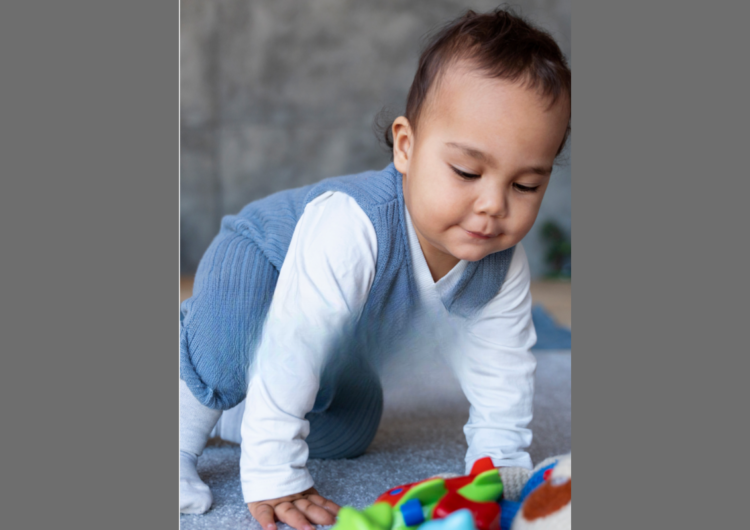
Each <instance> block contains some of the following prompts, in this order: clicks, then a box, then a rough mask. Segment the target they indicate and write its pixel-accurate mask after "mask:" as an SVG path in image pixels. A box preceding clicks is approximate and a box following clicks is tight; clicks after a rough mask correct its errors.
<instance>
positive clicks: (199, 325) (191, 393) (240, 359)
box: [180, 225, 278, 513]
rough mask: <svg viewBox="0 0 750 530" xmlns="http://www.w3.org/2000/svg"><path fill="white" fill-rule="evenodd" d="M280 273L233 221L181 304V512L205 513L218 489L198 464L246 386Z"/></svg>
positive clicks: (212, 247) (217, 240)
mask: <svg viewBox="0 0 750 530" xmlns="http://www.w3.org/2000/svg"><path fill="white" fill-rule="evenodd" d="M277 278H278V271H277V270H276V269H275V267H274V266H273V265H272V264H271V263H270V262H269V261H268V259H267V258H266V257H265V255H264V254H263V252H261V251H260V250H259V249H258V248H257V246H256V245H255V243H253V241H252V240H251V239H249V238H248V237H245V236H243V235H241V234H239V233H237V232H235V231H234V229H233V228H232V227H231V226H229V225H227V226H223V227H222V230H221V232H220V233H219V235H218V236H217V237H216V238H215V239H214V241H213V242H212V243H211V245H210V246H209V248H208V250H207V251H206V253H205V254H204V256H203V258H202V259H201V263H200V265H199V266H198V271H197V272H196V276H195V283H194V284H193V296H192V297H191V298H188V299H187V300H185V301H184V302H183V303H182V304H181V306H180V379H181V382H180V511H181V512H182V513H203V512H205V511H206V510H208V508H209V507H210V506H211V501H212V497H211V492H210V491H209V489H208V487H207V486H206V485H205V484H204V483H203V482H202V481H201V480H200V478H199V477H198V474H197V472H196V469H195V467H196V466H195V464H196V460H197V458H198V456H199V455H200V454H201V453H202V452H203V448H204V447H205V445H206V441H207V440H208V438H209V436H210V434H211V431H212V429H213V428H214V426H215V425H216V422H217V421H218V419H219V417H220V416H221V410H228V409H232V408H233V407H235V406H236V405H237V404H238V403H240V402H241V401H242V400H243V399H244V398H245V395H246V393H247V374H248V366H249V363H250V362H251V360H252V358H251V357H252V352H253V351H254V350H255V346H256V342H257V339H258V338H259V337H260V330H261V328H262V325H263V320H264V317H265V314H266V313H267V311H268V306H269V304H270V301H271V297H272V294H273V291H274V288H275V285H276V280H277Z"/></svg>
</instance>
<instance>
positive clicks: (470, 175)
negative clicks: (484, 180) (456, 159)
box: [451, 166, 481, 180]
mask: <svg viewBox="0 0 750 530" xmlns="http://www.w3.org/2000/svg"><path fill="white" fill-rule="evenodd" d="M451 169H452V170H453V171H455V173H456V175H458V176H459V177H461V178H464V179H466V180H474V179H478V178H479V177H481V175H474V174H473V173H466V172H465V171H461V170H460V169H457V168H455V167H453V166H451Z"/></svg>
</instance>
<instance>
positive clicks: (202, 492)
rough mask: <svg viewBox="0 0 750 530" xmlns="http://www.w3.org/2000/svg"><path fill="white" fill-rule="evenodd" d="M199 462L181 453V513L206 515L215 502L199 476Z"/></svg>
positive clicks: (190, 455)
mask: <svg viewBox="0 0 750 530" xmlns="http://www.w3.org/2000/svg"><path fill="white" fill-rule="evenodd" d="M197 461H198V457H197V456H195V455H192V454H190V453H186V452H185V451H180V513H205V512H206V511H207V510H208V509H209V508H210V507H211V503H212V502H213V501H214V498H213V495H211V490H210V489H209V488H208V486H206V484H205V483H204V482H203V481H202V480H201V479H200V477H199V476H198V470H197V469H196V463H197Z"/></svg>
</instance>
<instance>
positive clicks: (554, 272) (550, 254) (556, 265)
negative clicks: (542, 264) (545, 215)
mask: <svg viewBox="0 0 750 530" xmlns="http://www.w3.org/2000/svg"><path fill="white" fill-rule="evenodd" d="M541 233H542V239H543V240H544V242H545V244H546V246H547V252H546V254H545V256H544V259H545V261H546V262H547V265H548V267H549V272H548V273H547V274H546V276H547V277H548V278H561V279H563V278H570V265H571V259H570V236H569V235H567V234H566V233H565V231H564V230H563V229H562V228H561V227H560V225H558V224H557V223H556V222H554V221H545V222H544V224H542V228H541Z"/></svg>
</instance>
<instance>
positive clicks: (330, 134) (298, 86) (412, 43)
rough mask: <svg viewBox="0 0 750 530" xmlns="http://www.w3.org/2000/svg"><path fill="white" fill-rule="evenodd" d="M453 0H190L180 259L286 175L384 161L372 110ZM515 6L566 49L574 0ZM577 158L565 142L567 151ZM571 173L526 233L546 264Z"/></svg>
mask: <svg viewBox="0 0 750 530" xmlns="http://www.w3.org/2000/svg"><path fill="white" fill-rule="evenodd" d="M498 5H499V3H497V2H492V1H486V0H477V1H471V2H466V1H455V0H410V1H406V0H379V1H373V0H369V1H364V0H361V1H355V0H306V1H305V0H181V15H180V25H181V36H180V47H181V57H180V64H181V80H180V85H181V101H180V105H181V123H180V127H181V143H180V153H181V159H180V160H181V162H180V168H181V180H180V182H181V185H180V198H181V203H180V205H181V206H180V207H181V211H180V239H181V246H180V266H181V272H182V274H191V273H193V272H195V269H196V267H197V266H198V261H199V260H200V258H201V256H202V254H203V252H204V251H205V249H206V248H207V247H208V245H209V243H210V242H211V239H212V238H213V237H214V235H215V234H216V233H217V232H218V229H219V223H220V220H221V217H222V216H224V215H227V214H233V213H237V212H238V211H239V210H240V209H241V208H242V206H244V205H245V204H247V203H248V202H250V201H252V200H255V199H259V198H261V197H265V196H266V195H268V194H270V193H273V192H275V191H278V190H282V189H285V188H290V187H296V186H301V185H304V184H308V183H312V182H316V181H318V180H320V179H323V178H325V177H329V176H335V175H344V174H348V173H354V172H359V171H365V170H368V169H382V168H383V167H385V166H386V165H387V164H388V163H389V162H390V158H389V154H388V153H386V152H385V151H383V149H382V147H380V145H379V143H378V140H377V138H376V137H375V134H374V133H373V129H372V124H373V120H374V118H375V115H376V114H377V113H378V112H379V111H380V110H381V109H382V108H383V107H384V106H386V107H388V108H389V109H390V110H391V116H392V117H395V116H398V115H400V114H402V113H403V111H404V109H405V104H406V95H407V93H408V90H409V86H410V85H411V81H412V78H413V76H414V72H415V70H416V66H417V61H418V58H419V53H420V51H421V49H422V45H423V43H424V40H423V37H424V36H425V34H426V33H427V32H429V31H431V30H434V29H435V28H436V27H437V26H439V25H441V24H443V23H445V22H447V21H449V20H451V19H453V18H455V17H456V16H459V15H461V14H463V13H464V12H465V11H466V10H467V9H474V10H475V11H478V12H484V11H489V10H491V9H493V8H495V7H497V6H498ZM512 6H513V7H514V8H515V9H516V11H517V12H518V13H519V14H521V15H523V16H525V17H526V18H528V19H529V20H531V21H532V22H534V23H536V24H538V25H539V26H541V27H542V28H544V29H545V30H547V31H548V32H550V33H551V34H552V36H553V37H554V38H555V39H556V40H557V42H558V44H559V45H560V47H561V49H562V51H563V53H564V54H565V55H566V56H567V57H568V60H569V61H570V62H571V63H572V60H571V56H570V14H571V2H570V0H520V1H517V2H515V3H514V4H512ZM563 158H564V159H567V160H569V159H570V154H569V153H567V156H566V154H564V155H563ZM570 193H571V175H570V165H569V163H568V162H565V161H564V160H563V162H562V163H561V164H558V166H557V167H556V169H555V171H554V172H553V174H552V179H551V181H550V185H549V187H548V190H547V194H546V195H545V198H544V202H543V204H542V208H541V211H540V214H539V217H538V220H537V223H536V225H535V226H534V228H533V229H532V231H531V232H530V233H529V234H528V235H527V236H526V238H525V239H524V241H523V243H524V246H525V248H526V250H527V253H528V256H529V262H530V265H531V270H532V274H533V275H534V277H539V276H541V275H542V274H544V273H545V272H548V269H547V265H546V264H545V258H544V256H545V252H546V250H545V245H544V243H543V241H542V237H541V233H540V228H541V225H542V223H543V222H544V221H547V220H553V221H555V222H556V223H557V224H558V225H559V226H560V227H561V228H562V229H563V230H565V231H568V233H569V231H570V218H571V213H570Z"/></svg>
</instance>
